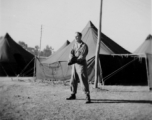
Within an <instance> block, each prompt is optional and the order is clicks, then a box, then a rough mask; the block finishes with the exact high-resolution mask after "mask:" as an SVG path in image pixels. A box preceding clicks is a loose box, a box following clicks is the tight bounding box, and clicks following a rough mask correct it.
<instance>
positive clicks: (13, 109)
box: [0, 78, 152, 120]
mask: <svg viewBox="0 0 152 120" xmlns="http://www.w3.org/2000/svg"><path fill="white" fill-rule="evenodd" d="M90 91H91V99H92V103H90V104H85V95H84V94H83V92H82V91H81V87H80V85H79V88H78V93H77V99H76V100H71V101H67V100H66V97H68V96H69V95H70V89H69V85H68V84H65V85H64V84H63V83H62V82H58V83H57V82H56V83H53V82H41V81H40V80H38V81H37V82H33V80H32V78H27V79H24V80H22V78H21V79H19V78H17V79H14V78H13V79H11V78H0V120H152V92H150V91H149V89H148V86H144V87H142V86H101V85H100V86H99V88H98V89H94V88H93V85H90Z"/></svg>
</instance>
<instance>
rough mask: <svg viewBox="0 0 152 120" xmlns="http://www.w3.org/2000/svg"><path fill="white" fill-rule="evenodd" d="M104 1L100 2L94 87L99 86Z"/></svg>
mask: <svg viewBox="0 0 152 120" xmlns="http://www.w3.org/2000/svg"><path fill="white" fill-rule="evenodd" d="M102 2H103V0H101V4H100V15H99V29H98V41H97V46H96V53H95V82H94V88H97V87H98V76H99V69H98V68H99V67H98V66H99V50H100V39H101V23H102V19H101V18H102Z"/></svg>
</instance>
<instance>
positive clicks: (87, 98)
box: [86, 94, 91, 104]
mask: <svg viewBox="0 0 152 120" xmlns="http://www.w3.org/2000/svg"><path fill="white" fill-rule="evenodd" d="M87 103H91V99H90V95H89V94H88V95H86V104H87Z"/></svg>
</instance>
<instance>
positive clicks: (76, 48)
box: [70, 41, 88, 61]
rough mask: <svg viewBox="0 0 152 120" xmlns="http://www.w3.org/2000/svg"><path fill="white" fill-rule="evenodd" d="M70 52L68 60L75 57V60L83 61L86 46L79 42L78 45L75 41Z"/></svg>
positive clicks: (86, 52) (86, 51) (86, 50)
mask: <svg viewBox="0 0 152 120" xmlns="http://www.w3.org/2000/svg"><path fill="white" fill-rule="evenodd" d="M71 51H73V52H71V54H70V58H71V57H73V55H74V56H75V57H77V60H79V61H83V60H86V56H87V54H88V46H87V44H85V43H84V42H83V41H81V42H80V43H78V42H76V41H75V43H74V44H73V46H72V49H71Z"/></svg>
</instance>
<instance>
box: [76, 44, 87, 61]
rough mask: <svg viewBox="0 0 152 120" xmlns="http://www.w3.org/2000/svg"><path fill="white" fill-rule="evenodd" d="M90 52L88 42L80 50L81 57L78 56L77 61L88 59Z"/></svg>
mask: <svg viewBox="0 0 152 120" xmlns="http://www.w3.org/2000/svg"><path fill="white" fill-rule="evenodd" d="M87 54H88V46H87V45H86V44H84V46H83V47H82V49H81V51H80V55H79V57H78V58H77V61H78V62H81V61H83V60H85V59H86V56H87Z"/></svg>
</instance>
